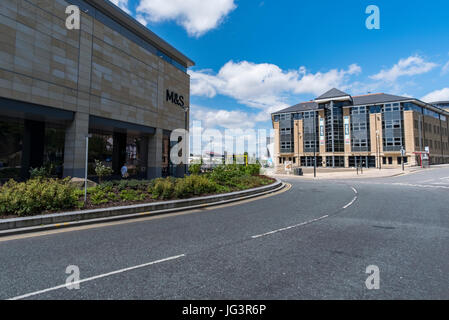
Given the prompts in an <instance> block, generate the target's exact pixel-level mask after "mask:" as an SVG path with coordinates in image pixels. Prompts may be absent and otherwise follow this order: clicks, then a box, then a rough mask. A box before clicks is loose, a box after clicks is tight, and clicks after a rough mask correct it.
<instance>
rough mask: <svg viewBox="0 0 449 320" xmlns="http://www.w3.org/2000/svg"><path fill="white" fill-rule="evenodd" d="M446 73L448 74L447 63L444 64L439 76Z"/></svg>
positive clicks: (448, 67) (448, 65) (448, 66)
mask: <svg viewBox="0 0 449 320" xmlns="http://www.w3.org/2000/svg"><path fill="white" fill-rule="evenodd" d="M446 73H449V61H448V62H446V64H445V65H444V66H443V68H442V69H441V74H446Z"/></svg>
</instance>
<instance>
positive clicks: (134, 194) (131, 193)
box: [120, 189, 146, 201]
mask: <svg viewBox="0 0 449 320" xmlns="http://www.w3.org/2000/svg"><path fill="white" fill-rule="evenodd" d="M145 197H146V196H145V194H144V193H143V192H141V191H137V190H133V189H126V190H122V191H120V199H122V200H123V201H142V200H145Z"/></svg>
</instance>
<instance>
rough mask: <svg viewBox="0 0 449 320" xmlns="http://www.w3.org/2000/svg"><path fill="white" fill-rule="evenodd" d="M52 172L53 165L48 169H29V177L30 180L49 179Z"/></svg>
mask: <svg viewBox="0 0 449 320" xmlns="http://www.w3.org/2000/svg"><path fill="white" fill-rule="evenodd" d="M52 170H53V165H51V166H50V167H48V168H47V167H40V168H31V169H30V177H31V179H36V178H50V176H51V172H52Z"/></svg>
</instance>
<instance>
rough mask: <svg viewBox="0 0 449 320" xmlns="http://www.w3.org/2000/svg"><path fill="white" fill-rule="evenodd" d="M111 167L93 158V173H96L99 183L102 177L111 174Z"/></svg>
mask: <svg viewBox="0 0 449 320" xmlns="http://www.w3.org/2000/svg"><path fill="white" fill-rule="evenodd" d="M112 172H113V171H112V168H109V167H107V166H105V165H104V164H103V163H101V161H99V160H95V173H96V174H97V176H98V178H99V180H100V183H101V181H102V180H103V178H104V177H106V176H110V175H111V174H112Z"/></svg>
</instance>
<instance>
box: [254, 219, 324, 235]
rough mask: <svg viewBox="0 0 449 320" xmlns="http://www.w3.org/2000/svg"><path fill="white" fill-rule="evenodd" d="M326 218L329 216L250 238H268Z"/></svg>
mask: <svg viewBox="0 0 449 320" xmlns="http://www.w3.org/2000/svg"><path fill="white" fill-rule="evenodd" d="M328 217H329V215H325V216H322V217H319V218H317V219H313V220H309V221H306V222H302V223H299V224H295V225H293V226H289V227H286V228H282V229H277V230H273V231H270V232H266V233H263V234H258V235H256V236H252V237H251V238H253V239H257V238H260V237H265V236H268V235H271V234H275V233H278V232H282V231H286V230H289V229H293V228H297V227H301V226H305V225H307V224H310V223H313V222H317V221H319V220H323V219H326V218H328Z"/></svg>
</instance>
